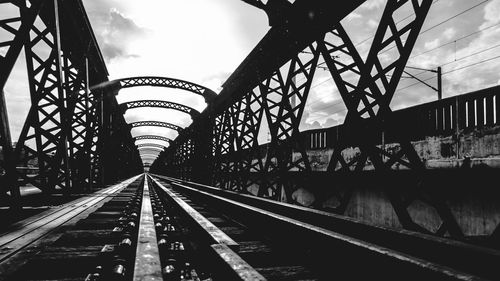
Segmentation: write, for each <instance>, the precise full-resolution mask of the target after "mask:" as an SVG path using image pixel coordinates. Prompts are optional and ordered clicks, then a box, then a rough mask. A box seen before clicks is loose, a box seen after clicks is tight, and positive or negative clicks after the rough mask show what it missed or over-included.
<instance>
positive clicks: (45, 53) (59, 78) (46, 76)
mask: <svg viewBox="0 0 500 281" xmlns="http://www.w3.org/2000/svg"><path fill="white" fill-rule="evenodd" d="M0 6H1V7H0V8H2V7H6V6H10V9H11V10H12V9H13V8H14V9H17V10H18V15H16V16H14V17H12V18H0V32H3V33H6V34H10V38H11V39H8V40H7V41H5V42H0V46H1V47H2V48H3V50H6V52H5V54H3V53H2V54H0V88H1V89H2V98H1V99H0V101H1V102H0V112H1V114H0V118H1V120H0V121H1V122H0V124H1V126H2V127H1V128H0V129H1V130H2V131H1V141H2V143H1V145H2V148H3V149H2V151H3V154H4V159H5V161H4V168H5V170H6V174H5V176H3V177H2V180H3V181H5V183H6V184H3V185H2V187H8V189H10V190H11V191H12V194H13V195H14V196H13V197H16V196H19V190H18V186H19V185H25V184H32V185H34V186H36V187H38V188H40V189H42V190H43V191H45V192H53V191H55V190H56V189H61V190H62V191H63V192H65V193H70V192H74V191H78V192H81V191H82V190H89V189H90V188H91V187H92V185H93V184H96V183H100V181H101V180H102V179H103V178H102V172H103V162H102V161H103V159H102V146H103V143H104V138H105V137H106V134H108V133H110V134H112V131H113V130H111V129H114V128H116V126H121V125H117V122H118V123H119V122H120V119H117V120H118V121H116V120H115V121H113V122H112V124H108V125H107V126H108V129H110V130H109V131H108V132H107V133H105V132H104V131H103V130H102V125H103V123H102V122H103V120H104V119H106V118H105V117H104V116H103V114H104V111H105V107H107V106H106V105H104V104H103V100H104V99H105V97H104V96H105V95H104V92H99V91H92V92H91V91H90V90H89V85H95V84H100V83H103V82H105V81H107V70H106V67H105V64H104V60H103V58H102V55H101V53H100V51H99V49H98V47H97V43H96V41H95V38H94V35H93V33H92V30H91V28H90V23H89V22H88V19H87V16H86V15H85V10H84V8H83V4H82V2H81V1H80V0H78V1H60V0H53V1H38V0H30V1H14V0H13V1H2V3H1V4H0ZM3 38H6V37H3ZM23 47H24V49H25V57H26V65H27V70H28V81H27V82H28V84H29V88H30V98H31V107H30V109H29V112H28V115H27V117H26V121H25V123H24V126H23V128H22V131H21V134H20V137H19V140H18V142H17V145H16V147H15V148H14V147H12V140H11V137H10V131H9V127H8V118H7V111H6V105H5V99H4V95H3V88H4V87H5V84H6V82H7V79H8V77H9V74H10V72H11V70H12V68H13V67H14V64H15V62H16V60H17V59H18V56H19V54H20V52H21V49H22V48H23ZM104 103H107V102H104ZM122 119H123V118H122ZM123 124H125V122H124V120H123ZM127 140H129V141H130V142H131V144H132V145H133V142H132V139H131V138H129V139H127V138H122V141H123V142H126V141H127ZM27 163H37V166H38V173H37V174H36V175H34V176H32V175H27V174H25V173H22V172H18V171H17V170H16V167H17V166H23V165H24V166H26V165H27ZM139 165H140V163H139ZM138 167H140V166H138ZM8 189H2V190H1V191H2V193H3V192H5V191H7V190H8Z"/></svg>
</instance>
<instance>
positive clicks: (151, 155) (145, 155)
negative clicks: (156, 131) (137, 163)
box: [140, 153, 158, 159]
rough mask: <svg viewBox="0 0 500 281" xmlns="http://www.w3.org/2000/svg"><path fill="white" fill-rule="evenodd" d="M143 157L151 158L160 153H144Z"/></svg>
mask: <svg viewBox="0 0 500 281" xmlns="http://www.w3.org/2000/svg"><path fill="white" fill-rule="evenodd" d="M140 156H141V158H144V157H151V158H155V159H156V158H157V157H158V154H151V153H144V154H140Z"/></svg>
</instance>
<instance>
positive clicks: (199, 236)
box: [0, 174, 500, 281]
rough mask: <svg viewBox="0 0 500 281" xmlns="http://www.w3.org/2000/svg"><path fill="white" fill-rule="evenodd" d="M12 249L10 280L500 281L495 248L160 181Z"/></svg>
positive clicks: (85, 203) (2, 254)
mask: <svg viewBox="0 0 500 281" xmlns="http://www.w3.org/2000/svg"><path fill="white" fill-rule="evenodd" d="M42 230H43V231H42ZM35 234H36V235H35ZM25 237H31V238H30V239H26V238H25ZM0 243H3V244H1V245H3V246H2V247H1V248H0V280H16V281H17V280H66V281H68V280H86V281H91V280H94V281H97V280H193V281H197V280H207V281H208V280H367V279H370V280H379V279H383V280H500V270H497V269H496V265H497V264H498V261H499V259H500V254H499V252H498V251H495V250H491V249H486V248H482V247H477V246H473V245H469V244H466V243H463V242H458V241H451V240H447V239H442V238H437V237H433V236H428V235H423V234H419V233H413V232H409V231H394V230H391V229H385V228H379V227H374V226H369V225H366V224H362V223H360V222H357V221H354V220H352V219H348V218H345V217H341V216H337V215H333V214H330V213H326V212H321V211H317V210H312V209H307V208H302V207H298V206H293V205H289V204H283V203H279V202H275V201H271V200H266V199H262V198H257V197H252V196H245V195H241V194H237V193H234V192H229V191H223V190H220V189H215V188H213V187H209V186H204V185H200V184H197V183H192V182H186V181H181V180H178V179H174V178H169V177H163V176H158V175H149V174H144V175H139V176H136V177H133V178H130V179H128V180H126V181H124V182H121V183H119V184H117V185H114V186H111V187H109V188H107V189H103V190H101V191H100V192H99V193H96V194H94V195H92V196H89V197H86V198H81V199H79V200H76V201H74V202H71V203H69V204H66V205H63V206H61V208H59V209H56V210H51V211H50V212H46V213H42V214H40V215H38V216H36V217H33V218H30V219H28V220H26V221H24V222H22V223H18V224H16V225H14V226H13V227H11V228H10V229H9V231H7V232H5V233H0ZM9 243H16V244H9Z"/></svg>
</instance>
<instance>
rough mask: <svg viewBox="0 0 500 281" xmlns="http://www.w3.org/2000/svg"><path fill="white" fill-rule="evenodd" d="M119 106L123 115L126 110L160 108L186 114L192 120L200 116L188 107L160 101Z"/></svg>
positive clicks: (127, 103)
mask: <svg viewBox="0 0 500 281" xmlns="http://www.w3.org/2000/svg"><path fill="white" fill-rule="evenodd" d="M120 106H121V108H122V110H123V113H125V112H126V111H127V110H128V109H133V108H139V107H160V108H167V109H173V110H177V111H180V112H184V113H187V114H189V115H191V117H192V118H194V117H196V116H198V115H199V114H200V112H199V111H198V110H196V109H194V108H191V107H189V106H186V105H182V104H179V103H175V102H170V101H162V100H138V101H130V102H126V103H122V104H121V105H120Z"/></svg>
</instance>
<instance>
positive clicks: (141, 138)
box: [134, 135, 172, 143]
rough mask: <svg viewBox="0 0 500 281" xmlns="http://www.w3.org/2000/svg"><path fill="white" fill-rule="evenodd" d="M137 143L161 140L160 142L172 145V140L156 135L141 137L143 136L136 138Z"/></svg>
mask: <svg viewBox="0 0 500 281" xmlns="http://www.w3.org/2000/svg"><path fill="white" fill-rule="evenodd" d="M134 139H135V140H136V141H139V140H160V141H165V142H168V143H170V142H171V141H172V140H171V139H169V138H167V137H162V136H156V135H141V136H136V137H134Z"/></svg>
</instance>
